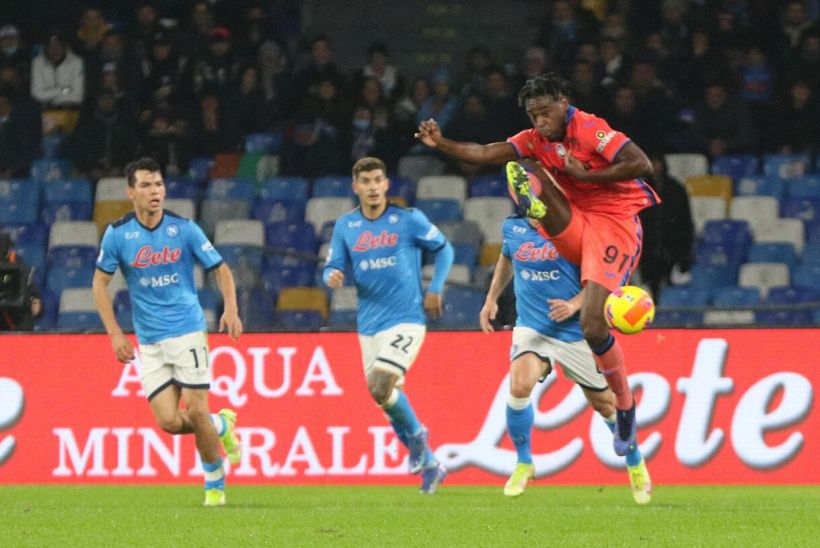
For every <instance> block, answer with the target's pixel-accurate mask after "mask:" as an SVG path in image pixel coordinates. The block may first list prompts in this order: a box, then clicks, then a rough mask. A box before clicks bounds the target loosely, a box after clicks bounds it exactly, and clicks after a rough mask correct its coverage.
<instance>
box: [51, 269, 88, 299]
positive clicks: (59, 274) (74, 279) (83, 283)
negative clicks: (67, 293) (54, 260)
mask: <svg viewBox="0 0 820 548" xmlns="http://www.w3.org/2000/svg"><path fill="white" fill-rule="evenodd" d="M93 278H94V265H93V264H91V265H85V266H82V267H79V268H70V267H64V266H59V265H55V266H53V267H50V268H49V269H48V273H47V274H46V287H47V288H48V289H50V290H51V291H53V292H54V293H55V294H56V295H59V294H60V293H61V292H62V291H63V289H68V288H72V287H91V281H92V280H93Z"/></svg>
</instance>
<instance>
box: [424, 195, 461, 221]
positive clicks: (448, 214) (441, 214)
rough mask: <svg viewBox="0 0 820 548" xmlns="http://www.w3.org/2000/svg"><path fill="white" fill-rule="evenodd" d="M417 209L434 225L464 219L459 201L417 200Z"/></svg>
mask: <svg viewBox="0 0 820 548" xmlns="http://www.w3.org/2000/svg"><path fill="white" fill-rule="evenodd" d="M416 207H417V208H418V209H420V210H421V211H422V212H423V213H424V214H425V215H427V218H428V219H430V221H431V222H432V223H434V224H437V223H446V222H448V221H460V220H461V219H462V213H461V204H459V203H458V201H457V200H451V199H447V198H441V199H428V200H425V199H420V200H416Z"/></svg>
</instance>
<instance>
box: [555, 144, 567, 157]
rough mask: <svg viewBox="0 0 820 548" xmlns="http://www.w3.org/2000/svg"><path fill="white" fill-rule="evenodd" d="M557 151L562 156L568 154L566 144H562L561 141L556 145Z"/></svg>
mask: <svg viewBox="0 0 820 548" xmlns="http://www.w3.org/2000/svg"><path fill="white" fill-rule="evenodd" d="M555 153H556V154H557V155H558V156H559V157H560V158H565V157H566V155H567V149H566V148H564V145H562V144H561V143H558V144H557V145H555Z"/></svg>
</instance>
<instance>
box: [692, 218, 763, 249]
mask: <svg viewBox="0 0 820 548" xmlns="http://www.w3.org/2000/svg"><path fill="white" fill-rule="evenodd" d="M703 241H704V242H706V243H710V244H722V245H729V246H735V245H742V246H748V245H749V244H750V243H751V242H752V231H751V228H750V227H749V223H748V222H746V221H739V220H732V219H720V220H713V221H706V224H705V225H703Z"/></svg>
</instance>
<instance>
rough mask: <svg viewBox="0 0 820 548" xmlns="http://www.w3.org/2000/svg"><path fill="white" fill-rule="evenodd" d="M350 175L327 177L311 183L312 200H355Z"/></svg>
mask: <svg viewBox="0 0 820 548" xmlns="http://www.w3.org/2000/svg"><path fill="white" fill-rule="evenodd" d="M352 181H353V179H352V178H351V176H350V175H328V176H325V177H318V178H317V179H316V180H315V181H313V190H312V191H311V193H310V196H311V197H312V198H334V197H340V198H346V197H347V198H355V197H356V195H355V194H354V193H353V188H352V186H351V185H352Z"/></svg>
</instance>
